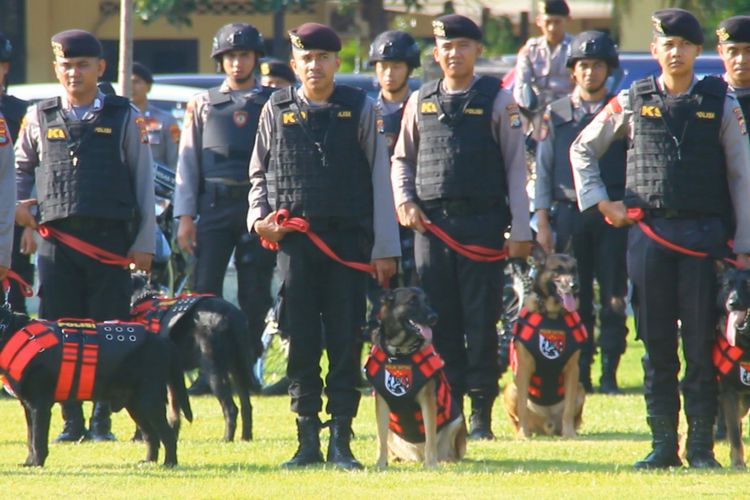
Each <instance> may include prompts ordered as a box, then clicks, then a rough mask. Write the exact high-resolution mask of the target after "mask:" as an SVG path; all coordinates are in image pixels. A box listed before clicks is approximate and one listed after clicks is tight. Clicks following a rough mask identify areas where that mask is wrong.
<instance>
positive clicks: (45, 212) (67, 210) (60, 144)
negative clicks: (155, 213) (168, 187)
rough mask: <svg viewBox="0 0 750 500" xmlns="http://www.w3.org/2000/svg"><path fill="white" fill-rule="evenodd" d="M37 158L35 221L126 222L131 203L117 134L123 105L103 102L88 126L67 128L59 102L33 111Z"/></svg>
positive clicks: (118, 100)
mask: <svg viewBox="0 0 750 500" xmlns="http://www.w3.org/2000/svg"><path fill="white" fill-rule="evenodd" d="M37 109H38V115H39V127H40V133H41V141H42V142H43V146H42V156H41V158H40V160H39V166H38V167H37V168H36V187H37V190H38V191H39V196H38V198H39V209H40V213H41V221H42V222H49V221H53V220H57V219H64V218H66V217H70V216H73V215H80V216H88V217H96V218H100V219H114V220H122V221H132V220H134V218H135V211H136V199H135V193H134V188H133V183H132V178H131V175H130V170H129V168H128V166H127V165H125V164H124V163H123V161H122V157H121V150H122V145H121V141H122V134H123V127H125V125H126V123H127V120H128V118H129V116H130V104H129V101H128V100H127V99H125V98H123V97H118V96H113V95H108V96H105V97H104V103H103V105H102V109H101V110H100V111H99V113H98V114H97V115H96V117H95V118H94V119H93V120H90V121H85V122H84V121H79V120H75V121H72V122H70V123H69V122H68V121H67V120H66V119H65V115H64V111H63V109H62V106H61V102H60V98H58V97H55V98H53V99H46V100H44V101H41V102H40V103H39V104H38V105H37Z"/></svg>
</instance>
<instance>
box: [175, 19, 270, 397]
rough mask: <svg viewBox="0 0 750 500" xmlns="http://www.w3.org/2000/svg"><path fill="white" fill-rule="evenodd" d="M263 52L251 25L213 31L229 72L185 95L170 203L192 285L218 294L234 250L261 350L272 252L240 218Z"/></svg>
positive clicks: (266, 93)
mask: <svg viewBox="0 0 750 500" xmlns="http://www.w3.org/2000/svg"><path fill="white" fill-rule="evenodd" d="M264 52H265V48H264V45H263V37H262V36H261V34H260V33H259V32H258V30H257V29H256V28H255V27H254V26H252V25H250V24H246V23H231V24H227V25H225V26H222V27H221V28H220V29H219V31H217V32H216V36H215V37H214V40H213V47H212V49H211V57H213V58H214V59H215V60H216V63H217V65H218V66H219V67H220V68H221V70H222V71H223V72H224V74H225V75H226V78H225V80H224V82H223V83H222V84H221V85H220V86H219V87H215V88H212V89H210V90H208V91H205V92H202V93H199V94H197V95H196V96H195V97H193V98H192V99H191V100H190V102H188V105H187V111H186V113H185V121H184V125H183V132H182V137H181V139H180V147H179V156H178V161H177V187H176V190H175V205H174V214H175V217H178V218H179V220H180V222H179V229H178V232H177V240H178V243H179V245H180V248H182V250H183V251H185V252H188V253H190V254H194V255H195V258H196V260H195V268H194V270H193V291H195V292H198V293H212V294H215V295H218V296H221V295H222V291H223V287H224V275H225V273H226V270H227V266H228V265H229V259H230V257H231V256H232V253H233V252H234V265H235V268H236V269H237V299H238V302H239V304H240V308H241V309H242V311H243V312H244V313H245V314H246V315H247V317H248V321H249V327H250V337H251V342H252V343H253V344H254V346H255V351H254V352H256V353H257V354H260V353H261V352H262V345H261V342H260V337H261V335H262V334H263V328H264V327H265V318H266V312H267V311H268V308H269V307H270V306H271V277H272V275H273V268H274V264H275V255H274V254H273V252H270V251H268V250H265V249H264V248H262V247H261V245H260V242H259V240H258V238H257V236H255V235H252V234H249V233H248V231H247V227H246V225H245V217H246V215H247V208H248V206H247V195H248V192H249V190H250V180H249V179H248V175H247V165H248V163H249V162H250V153H251V152H252V150H253V144H254V142H255V132H256V130H257V128H258V118H259V117H260V110H261V109H262V108H263V105H264V104H265V103H266V101H267V100H268V98H269V97H270V95H271V93H272V92H273V90H272V89H270V88H268V87H263V86H261V85H260V84H259V83H258V81H257V80H256V78H255V73H254V72H255V69H256V66H257V65H258V63H259V59H260V57H261V56H262V55H263V54H264ZM196 218H197V221H196V220H195V219H196ZM209 384H210V380H207V379H206V378H205V377H200V378H199V379H198V380H197V381H196V383H195V384H194V386H193V387H191V389H190V393H191V394H202V393H206V392H209Z"/></svg>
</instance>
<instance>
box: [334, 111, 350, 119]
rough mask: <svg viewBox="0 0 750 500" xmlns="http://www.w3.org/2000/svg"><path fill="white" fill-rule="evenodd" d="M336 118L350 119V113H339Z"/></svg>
mask: <svg viewBox="0 0 750 500" xmlns="http://www.w3.org/2000/svg"><path fill="white" fill-rule="evenodd" d="M336 117H337V118H351V117H352V112H351V111H339V112H338V113H337V114H336Z"/></svg>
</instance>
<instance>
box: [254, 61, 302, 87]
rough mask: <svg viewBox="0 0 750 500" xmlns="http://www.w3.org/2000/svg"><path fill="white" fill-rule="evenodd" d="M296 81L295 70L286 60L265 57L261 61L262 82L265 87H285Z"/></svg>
mask: <svg viewBox="0 0 750 500" xmlns="http://www.w3.org/2000/svg"><path fill="white" fill-rule="evenodd" d="M296 82H297V77H296V76H295V75H294V70H292V68H291V67H290V66H289V64H287V63H285V62H284V61H279V60H277V59H265V60H263V61H261V62H260V83H261V85H263V86H264V87H271V88H274V89H283V88H284V87H289V86H291V85H294V84H295V83H296Z"/></svg>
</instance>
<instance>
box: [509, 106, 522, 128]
mask: <svg viewBox="0 0 750 500" xmlns="http://www.w3.org/2000/svg"><path fill="white" fill-rule="evenodd" d="M505 111H506V112H507V113H508V124H509V125H510V128H521V113H520V112H519V110H518V104H516V103H515V102H512V103H510V104H508V105H507V106H505Z"/></svg>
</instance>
